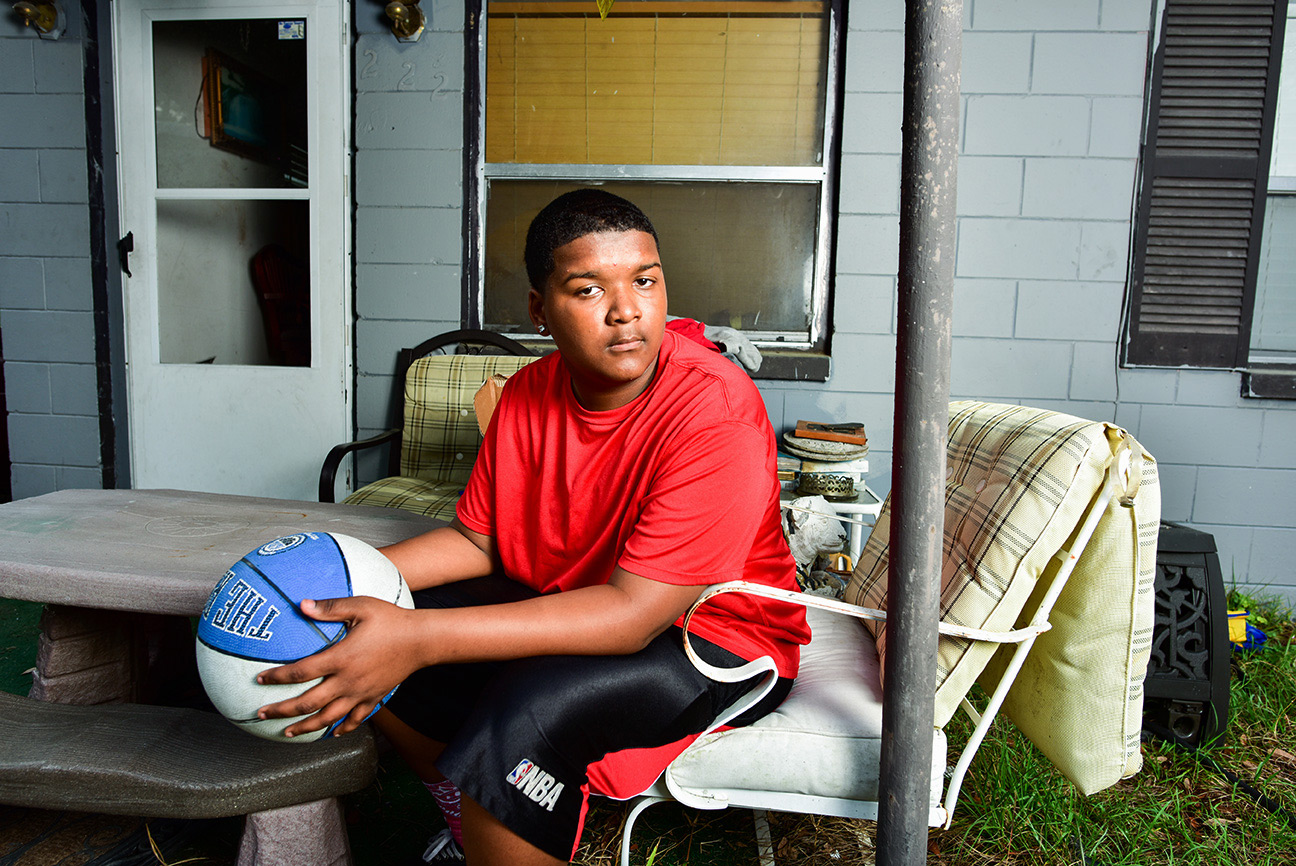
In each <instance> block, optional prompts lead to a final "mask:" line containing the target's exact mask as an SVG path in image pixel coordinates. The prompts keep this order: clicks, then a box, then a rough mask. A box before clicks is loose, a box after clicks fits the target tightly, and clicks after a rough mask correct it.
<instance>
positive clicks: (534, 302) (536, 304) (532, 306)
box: [527, 289, 548, 334]
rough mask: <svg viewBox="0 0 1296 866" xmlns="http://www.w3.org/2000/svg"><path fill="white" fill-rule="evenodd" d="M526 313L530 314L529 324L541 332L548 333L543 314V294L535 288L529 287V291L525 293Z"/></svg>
mask: <svg viewBox="0 0 1296 866" xmlns="http://www.w3.org/2000/svg"><path fill="white" fill-rule="evenodd" d="M527 314H528V315H530V316H531V324H533V325H535V326H536V330H537V331H539V332H540V333H541V334H546V333H548V327H547V325H546V323H545V314H544V295H542V294H540V293H539V292H538V291H536V290H535V289H531V293H530V294H529V295H527Z"/></svg>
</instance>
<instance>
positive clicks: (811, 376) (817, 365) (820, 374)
mask: <svg viewBox="0 0 1296 866" xmlns="http://www.w3.org/2000/svg"><path fill="white" fill-rule="evenodd" d="M506 336H509V337H512V338H513V339H515V340H517V341H518V342H519V343H521V344H522V345H524V346H526V347H527V348H528V349H530V350H531V351H533V352H535V353H536V354H539V355H547V354H549V353H550V352H552V351H553V350H554V344H553V342H552V341H550V340H536V339H534V338H532V339H527V338H526V336H523V335H518V334H507V335H506ZM760 353H761V368H760V369H759V370H757V371H756V372H755V373H752V378H753V379H756V380H758V381H773V382H778V381H782V382H827V381H828V373H829V372H830V371H831V369H832V367H831V361H830V359H829V356H828V355H825V354H824V353H823V352H815V351H812V350H808V349H771V348H765V347H762V348H761V350H760Z"/></svg>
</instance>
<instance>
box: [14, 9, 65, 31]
mask: <svg viewBox="0 0 1296 866" xmlns="http://www.w3.org/2000/svg"><path fill="white" fill-rule="evenodd" d="M13 8H14V11H15V12H17V13H18V15H19V17H21V18H22V20H23V23H24V24H26V25H27V26H28V27H35V28H36V35H37V36H39V37H40V38H41V39H58V38H59V37H60V36H62V35H63V28H64V27H66V26H67V18H65V17H64V15H63V10H62V9H60V8H59V7H58V6H57V5H56V4H54V3H32V2H30V0H22V2H20V3H15V4H14V6H13Z"/></svg>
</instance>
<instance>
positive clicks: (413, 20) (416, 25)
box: [387, 0, 427, 42]
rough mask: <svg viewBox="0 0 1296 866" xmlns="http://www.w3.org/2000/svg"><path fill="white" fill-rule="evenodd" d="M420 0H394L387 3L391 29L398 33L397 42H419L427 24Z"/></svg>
mask: <svg viewBox="0 0 1296 866" xmlns="http://www.w3.org/2000/svg"><path fill="white" fill-rule="evenodd" d="M418 4H419V0H408V2H402V0H392V2H390V3H388V4H387V17H388V18H390V19H391V22H392V23H391V31H392V33H394V34H396V41H397V42H418V38H419V37H420V36H422V35H423V28H424V26H426V25H427V17H426V16H425V15H424V14H423V10H422V9H420V8H419V5H418Z"/></svg>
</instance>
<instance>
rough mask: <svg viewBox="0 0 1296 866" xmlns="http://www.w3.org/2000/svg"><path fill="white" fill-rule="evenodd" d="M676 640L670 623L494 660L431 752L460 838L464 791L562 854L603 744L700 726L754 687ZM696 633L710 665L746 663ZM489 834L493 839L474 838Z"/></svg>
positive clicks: (647, 741) (606, 747)
mask: <svg viewBox="0 0 1296 866" xmlns="http://www.w3.org/2000/svg"><path fill="white" fill-rule="evenodd" d="M681 643H682V641H681V636H680V632H679V629H677V628H672V629H668V630H667V631H666V632H665V633H663V634H661V635H659V636H658V637H657V638H656V639H655V640H653V641H652V642H651V643H650V644H649V646H648V647H646V648H645V649H644V650H641V651H640V652H637V653H634V654H631V655H626V656H542V657H536V658H526V659H518V660H516V661H512V662H508V663H506V664H504V665H502V666H501V667H500V669H499V671H498V672H497V673H496V675H495V676H494V677H493V678H492V679H491V681H490V683H489V684H488V685H487V687H486V688H485V689H484V690H483V692H482V693H481V696H480V697H479V699H478V702H477V704H476V705H475V707H474V709H473V712H472V713H471V714H469V716H468V717H467V718H466V719H465V720H464V723H463V725H462V726H461V727H460V729H459V731H458V732H457V733H456V734H455V735H454V736H453V737H452V738H450V739H449V741H448V745H447V746H446V749H445V751H444V752H443V753H442V755H441V758H440V760H439V761H438V762H437V764H438V766H439V767H440V768H441V771H442V772H443V773H445V775H446V776H447V777H448V778H450V779H451V780H453V781H454V782H455V783H456V784H458V785H459V787H460V789H461V790H462V791H463V795H464V796H463V803H464V815H465V824H464V827H465V841H466V840H467V838H468V837H467V829H468V815H469V814H470V813H469V809H468V806H467V803H468V801H469V799H470V798H471V800H472V801H473V804H474V807H473V808H474V813H473V814H475V812H476V811H477V810H484V811H486V812H488V813H489V814H490V815H491V816H493V817H494V818H495V819H496V820H498V821H499V822H502V823H503V825H504V826H505V827H507V828H508V830H509V831H510V832H511V833H514V834H517V835H518V836H520V837H521V838H522V839H524V840H525V841H526V843H527V845H529V846H534V847H535V848H536V849H537V850H539V851H542V852H544V853H545V854H547V855H548V856H549V857H551V858H555V860H556V862H566V861H567V860H568V859H569V858H570V857H571V855H572V853H573V852H574V850H575V848H576V845H577V843H578V841H579V837H580V831H581V826H582V824H583V821H584V814H585V807H586V795H587V783H588V770H589V767H590V766H591V765H592V764H594V763H596V762H598V761H600V760H602V759H603V758H604V757H605V756H606V755H608V754H609V753H611V752H617V751H621V750H624V749H635V748H654V747H658V746H664V745H667V744H669V743H675V742H678V741H680V740H681V739H683V738H685V737H688V736H690V735H693V734H696V733H698V732H700V731H702V730H704V729H705V728H706V726H707V725H708V724H709V723H710V722H711V721H712V720H713V719H715V718H716V717H717V716H718V715H719V714H720V712H721V711H722V710H723V709H724V708H726V707H727V706H729V704H730V703H732V701H733V700H734V699H736V698H737V697H738V696H739V695H740V694H742V693H745V692H746V690H747V689H748V688H750V687H751V685H752V683H751V682H747V683H743V684H723V683H716V682H714V681H712V680H709V679H707V678H706V677H705V676H703V675H702V674H700V673H699V672H698V671H697V670H696V669H695V668H694V667H693V665H692V664H691V663H690V662H689V661H688V659H687V657H686V656H685V655H684V652H683V649H682V646H681ZM702 644H706V642H705V641H702V640H700V639H698V640H695V647H696V648H698V649H699V650H700V651H702V652H703V657H704V658H707V660H708V661H711V662H712V663H714V664H720V665H722V666H725V667H733V666H736V665H738V664H741V663H742V660H741V659H739V658H738V657H737V656H734V655H733V654H732V653H729V652H727V651H725V650H722V649H720V648H719V647H716V646H714V645H710V646H709V649H710V650H712V651H714V652H713V653H712V652H707V651H705V650H702V646H701V645H702ZM708 655H710V656H712V657H710V658H708ZM657 769H660V768H657ZM486 826H490V827H493V825H486ZM499 838H503V837H499ZM488 839H489V840H496V841H498V839H497V836H496V835H493V834H488V835H487V836H486V837H482V841H487V840H488ZM488 862H489V861H488ZM500 862H505V861H500ZM535 862H550V861H535Z"/></svg>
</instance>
